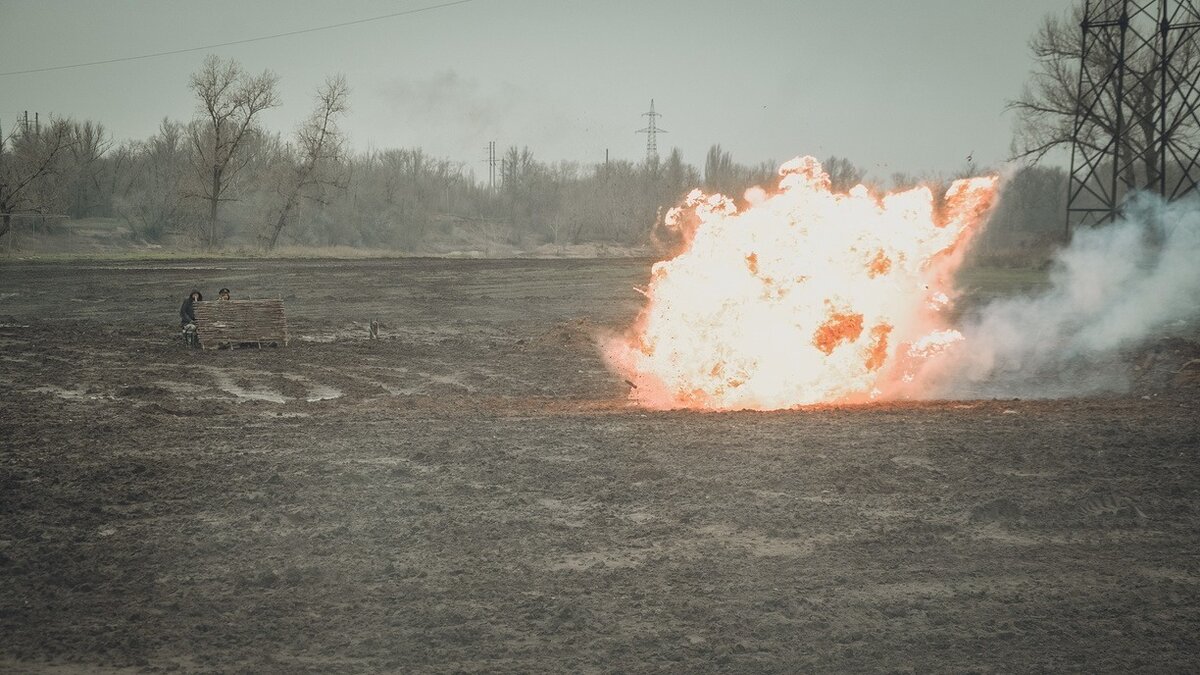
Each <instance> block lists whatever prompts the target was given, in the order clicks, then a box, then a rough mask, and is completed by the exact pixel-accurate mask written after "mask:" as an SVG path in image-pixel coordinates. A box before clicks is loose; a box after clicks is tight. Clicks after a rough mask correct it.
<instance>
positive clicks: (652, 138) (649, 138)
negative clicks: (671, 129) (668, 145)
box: [636, 99, 667, 162]
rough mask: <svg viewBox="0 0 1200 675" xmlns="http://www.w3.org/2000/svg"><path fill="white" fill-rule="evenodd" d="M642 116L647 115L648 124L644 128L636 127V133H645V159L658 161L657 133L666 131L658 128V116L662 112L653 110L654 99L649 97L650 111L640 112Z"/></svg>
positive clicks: (660, 115)
mask: <svg viewBox="0 0 1200 675" xmlns="http://www.w3.org/2000/svg"><path fill="white" fill-rule="evenodd" d="M642 117H649V118H650V124H649V125H647V126H646V128H645V129H638V130H637V132H636V133H639V134H646V161H647V162H657V161H658V138H657V136H658V134H665V133H667V130H666V129H659V128H658V118H660V117H662V114H660V113H656V112H654V99H650V112H644V113H642Z"/></svg>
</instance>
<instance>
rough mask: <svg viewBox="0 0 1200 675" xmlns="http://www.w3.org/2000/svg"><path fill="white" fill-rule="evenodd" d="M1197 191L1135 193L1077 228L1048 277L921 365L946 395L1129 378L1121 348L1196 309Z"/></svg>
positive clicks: (1047, 392)
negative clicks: (958, 344)
mask: <svg viewBox="0 0 1200 675" xmlns="http://www.w3.org/2000/svg"><path fill="white" fill-rule="evenodd" d="M1198 260H1200V200H1198V199H1195V198H1192V199H1190V200H1187V201H1180V202H1175V203H1171V204H1164V203H1163V202H1162V200H1161V199H1159V198H1158V197H1155V196H1153V195H1149V194H1141V195H1138V196H1137V197H1136V198H1135V199H1133V200H1132V201H1131V202H1130V203H1129V204H1128V206H1127V213H1126V215H1125V217H1124V218H1122V219H1121V220H1119V221H1117V222H1114V223H1111V224H1108V225H1105V226H1103V227H1098V228H1095V229H1077V230H1076V231H1075V233H1074V237H1073V239H1072V241H1071V243H1070V245H1069V246H1068V247H1066V248H1065V249H1063V250H1062V251H1060V252H1059V253H1058V255H1057V256H1056V258H1055V261H1054V267H1053V270H1052V272H1051V276H1050V286H1049V288H1047V289H1045V290H1044V291H1042V292H1039V293H1036V294H1032V295H1027V296H1023V297H1016V298H1005V299H1002V300H997V301H995V302H992V303H990V304H988V305H986V306H984V307H983V308H982V309H981V310H979V311H978V312H977V313H975V314H973V315H971V316H970V317H969V318H968V319H967V320H966V322H965V324H964V325H963V326H961V330H962V332H963V333H964V334H965V335H966V341H965V342H964V343H963V345H964V348H963V349H962V350H960V351H958V352H956V353H955V354H954V355H953V360H952V361H950V362H949V363H942V364H940V369H939V370H937V371H935V372H929V373H927V376H930V377H932V378H933V381H934V382H935V383H936V382H940V384H937V385H936V386H935V388H934V391H933V392H932V393H933V394H934V395H944V396H951V397H956V396H967V395H969V396H1021V397H1036V398H1042V397H1059V396H1070V395H1084V394H1091V393H1099V392H1105V391H1124V390H1126V389H1127V388H1128V386H1129V378H1130V375H1131V368H1132V364H1130V363H1129V362H1128V360H1129V359H1128V357H1127V356H1126V355H1127V354H1129V353H1131V352H1132V351H1133V350H1136V349H1138V348H1144V347H1146V346H1147V345H1148V344H1149V343H1150V342H1151V341H1152V340H1154V339H1156V338H1159V337H1161V336H1162V335H1163V333H1164V328H1168V327H1170V326H1171V325H1173V324H1181V323H1187V322H1191V321H1194V320H1196V319H1198V318H1200V301H1198V300H1197V298H1200V264H1197V261H1198Z"/></svg>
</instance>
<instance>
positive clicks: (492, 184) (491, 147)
mask: <svg viewBox="0 0 1200 675" xmlns="http://www.w3.org/2000/svg"><path fill="white" fill-rule="evenodd" d="M484 152H486V153H487V158H486V159H484V160H483V163H484V164H487V167H488V189H489V190H491V191H493V192H495V191H496V164H497V163H498V162H497V160H496V141H488V144H487V148H486V149H485V150H484Z"/></svg>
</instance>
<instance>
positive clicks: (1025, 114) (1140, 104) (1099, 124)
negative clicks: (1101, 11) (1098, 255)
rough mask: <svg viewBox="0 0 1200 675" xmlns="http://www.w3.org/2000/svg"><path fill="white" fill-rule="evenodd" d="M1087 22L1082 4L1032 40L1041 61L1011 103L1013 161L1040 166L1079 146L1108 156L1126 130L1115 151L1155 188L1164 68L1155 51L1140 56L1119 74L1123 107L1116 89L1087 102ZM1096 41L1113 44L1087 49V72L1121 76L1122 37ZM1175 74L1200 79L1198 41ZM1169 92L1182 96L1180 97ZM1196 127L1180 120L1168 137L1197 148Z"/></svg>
mask: <svg viewBox="0 0 1200 675" xmlns="http://www.w3.org/2000/svg"><path fill="white" fill-rule="evenodd" d="M1119 10H1120V3H1112V4H1111V5H1109V6H1106V8H1105V11H1108V12H1114V13H1115V12H1118V11H1119ZM1102 18H1112V19H1113V20H1116V19H1119V18H1120V17H1119V16H1117V15H1116V14H1114V16H1112V17H1102ZM1083 20H1084V8H1083V3H1082V2H1076V3H1075V6H1074V7H1073V8H1072V9H1071V10H1070V12H1069V13H1068V14H1067V15H1065V16H1057V15H1051V16H1048V17H1046V18H1045V19H1044V20H1043V22H1042V25H1041V26H1040V28H1039V29H1038V32H1037V34H1036V35H1035V36H1034V37H1033V39H1032V40H1031V41H1030V48H1031V50H1032V51H1033V54H1034V57H1035V58H1036V59H1037V66H1036V69H1035V71H1034V73H1033V77H1032V80H1031V81H1030V82H1029V83H1028V84H1027V85H1026V87H1025V90H1024V92H1023V93H1022V95H1021V97H1020V98H1018V99H1017V100H1015V101H1012V102H1010V103H1009V109H1011V110H1014V111H1016V113H1017V116H1018V118H1017V129H1016V135H1015V138H1014V141H1013V149H1012V154H1013V155H1014V157H1015V158H1023V159H1027V160H1029V161H1031V162H1037V161H1038V160H1040V159H1041V158H1042V157H1044V156H1045V155H1046V154H1047V153H1049V152H1051V151H1053V150H1055V149H1061V148H1070V147H1071V144H1072V143H1073V142H1078V143H1080V144H1082V145H1084V146H1085V147H1088V148H1090V149H1091V150H1092V151H1096V152H1098V151H1103V150H1104V148H1105V147H1106V146H1108V144H1109V143H1111V139H1112V138H1113V136H1114V135H1116V134H1117V129H1118V127H1119V126H1120V127H1121V128H1122V130H1123V133H1121V134H1120V137H1121V139H1122V144H1121V146H1120V147H1118V148H1117V151H1118V152H1119V153H1120V156H1121V157H1122V158H1123V159H1122V163H1128V164H1129V165H1130V166H1132V167H1133V170H1134V172H1135V175H1134V176H1133V177H1132V178H1134V179H1135V182H1136V183H1137V184H1140V185H1153V184H1154V183H1155V182H1156V181H1157V178H1158V176H1159V173H1160V171H1161V168H1160V167H1161V164H1160V162H1161V158H1160V157H1159V154H1158V153H1159V150H1160V145H1159V144H1158V143H1157V142H1156V141H1157V139H1158V135H1159V130H1158V129H1157V122H1158V119H1159V118H1158V115H1157V114H1156V111H1157V108H1156V106H1157V105H1158V103H1159V94H1160V92H1159V88H1160V86H1161V83H1160V80H1161V77H1162V71H1161V69H1162V65H1163V64H1162V62H1161V61H1160V59H1159V58H1157V57H1156V55H1155V54H1154V50H1150V49H1141V50H1139V51H1136V52H1134V53H1133V55H1132V58H1126V59H1124V63H1123V66H1124V69H1123V71H1121V72H1123V73H1124V77H1123V78H1122V82H1121V83H1120V84H1121V86H1120V87H1119V89H1120V90H1121V91H1122V94H1123V101H1124V104H1123V105H1118V102H1117V100H1116V99H1115V90H1116V89H1117V87H1101V88H1097V89H1095V90H1092V91H1086V92H1085V93H1084V95H1083V98H1082V99H1081V98H1080V92H1079V83H1080V72H1079V68H1080V62H1081V58H1082V56H1083V51H1084V50H1083V47H1084V44H1083V31H1082V30H1081V29H1080V25H1081V23H1082V22H1083ZM1150 28H1153V27H1150ZM1150 28H1146V29H1144V30H1150ZM1131 30H1132V29H1131ZM1092 39H1093V40H1107V41H1112V44H1104V45H1103V46H1104V47H1105V48H1099V47H1095V48H1091V49H1088V50H1087V58H1088V63H1087V68H1088V71H1089V72H1095V73H1103V72H1114V71H1116V70H1117V69H1118V66H1119V65H1121V64H1118V63H1116V60H1115V57H1114V54H1117V53H1120V51H1121V47H1120V45H1118V44H1116V42H1115V40H1117V38H1116V37H1114V36H1113V35H1109V34H1102V35H1096V36H1093V37H1092ZM1130 39H1131V40H1132V39H1133V38H1132V37H1131V38H1130ZM1172 69H1173V70H1176V71H1177V72H1178V73H1179V75H1178V76H1177V77H1178V78H1179V80H1180V81H1189V80H1190V81H1193V82H1194V81H1196V80H1197V79H1200V46H1198V45H1197V44H1196V41H1195V40H1194V39H1192V40H1186V41H1185V42H1183V43H1182V44H1180V45H1179V49H1177V50H1176V51H1175V52H1174V55H1173V57H1172ZM1168 93H1169V94H1171V95H1172V96H1174V95H1176V93H1175V92H1168ZM1076 115H1078V116H1079V119H1078V120H1077V119H1076ZM1196 122H1197V121H1196V119H1195V118H1194V117H1193V116H1188V115H1179V116H1174V118H1173V120H1172V124H1171V125H1170V126H1169V127H1168V129H1167V136H1168V138H1170V139H1173V140H1174V141H1176V142H1179V143H1181V144H1182V145H1183V147H1190V148H1193V149H1194V148H1195V147H1196V144H1197V142H1200V128H1197V124H1196ZM1077 127H1078V133H1076V128H1077ZM1168 171H1170V169H1168Z"/></svg>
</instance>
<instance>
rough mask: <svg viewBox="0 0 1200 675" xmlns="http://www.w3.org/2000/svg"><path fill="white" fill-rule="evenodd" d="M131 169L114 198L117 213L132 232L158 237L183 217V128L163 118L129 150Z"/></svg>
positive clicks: (185, 148)
mask: <svg viewBox="0 0 1200 675" xmlns="http://www.w3.org/2000/svg"><path fill="white" fill-rule="evenodd" d="M130 155H131V156H132V160H131V164H132V170H131V171H130V172H129V175H128V177H127V182H126V184H125V185H124V186H123V187H122V188H121V189H120V190H119V191H118V192H119V194H117V195H116V196H115V198H114V202H115V207H116V211H117V213H118V214H119V215H120V216H121V218H123V219H124V220H125V222H126V224H128V225H129V228H130V229H131V230H132V231H133V232H134V234H135V236H137V237H140V238H142V239H144V240H146V241H157V240H158V239H159V238H161V237H162V235H163V234H165V233H166V232H169V231H171V230H174V229H176V228H177V227H178V226H179V225H180V224H181V223H182V221H183V220H184V192H185V190H184V185H185V181H186V180H187V177H188V173H189V168H188V165H189V159H188V140H187V135H186V129H185V128H184V126H183V125H182V124H180V123H179V122H175V121H173V120H170V119H167V118H165V117H164V118H163V120H162V122H160V123H159V125H158V133H156V134H154V135H153V136H151V137H150V138H148V139H146V140H145V141H143V142H140V143H138V144H136V145H135V146H134V147H133V148H132V149H131V150H130Z"/></svg>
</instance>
